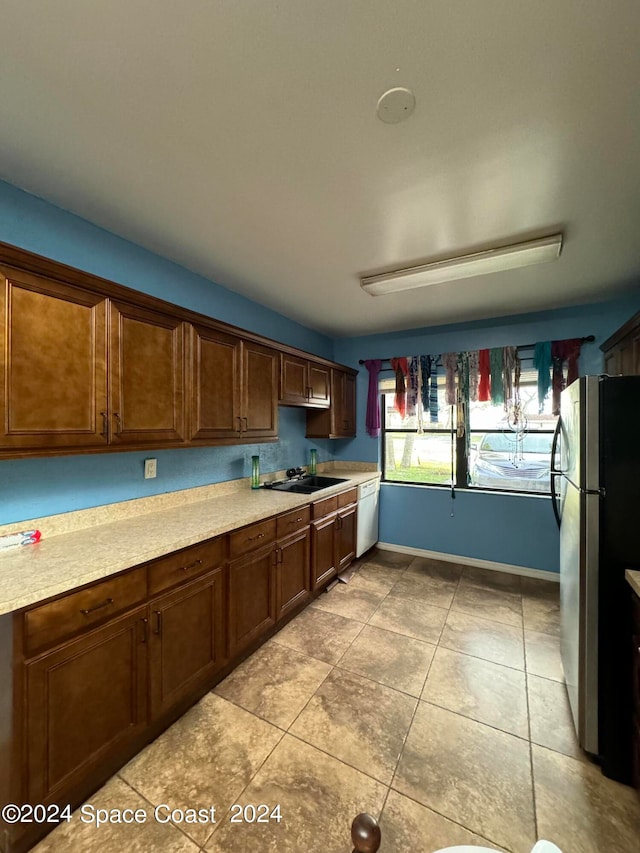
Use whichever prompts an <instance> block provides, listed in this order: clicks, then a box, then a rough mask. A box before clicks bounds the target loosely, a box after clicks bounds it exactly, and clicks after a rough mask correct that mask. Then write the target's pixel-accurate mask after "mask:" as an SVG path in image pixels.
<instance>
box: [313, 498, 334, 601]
mask: <svg viewBox="0 0 640 853" xmlns="http://www.w3.org/2000/svg"><path fill="white" fill-rule="evenodd" d="M336 572H337V567H336V516H335V515H330V516H328V517H327V518H321V519H319V520H318V521H314V522H313V523H312V525H311V585H312V587H313V589H314V590H316V589H319V588H320V587H321V586H323V585H324V584H325V583H326V582H327V581H328V580H329V579H330V578H332V577H333V575H335V574H336Z"/></svg>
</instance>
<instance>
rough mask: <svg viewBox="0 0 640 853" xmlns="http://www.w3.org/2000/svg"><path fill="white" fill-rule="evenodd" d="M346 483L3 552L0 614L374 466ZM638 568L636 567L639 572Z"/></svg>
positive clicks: (153, 517) (292, 504)
mask: <svg viewBox="0 0 640 853" xmlns="http://www.w3.org/2000/svg"><path fill="white" fill-rule="evenodd" d="M330 476H332V477H343V478H345V480H346V481H347V482H344V483H340V484H339V485H337V486H332V487H331V488H328V489H323V490H322V491H320V492H316V493H315V494H313V495H294V494H289V493H287V492H278V491H272V490H269V489H256V490H251V489H250V488H238V489H236V490H233V491H230V492H228V493H226V494H222V495H220V496H219V497H212V498H209V499H208V500H200V501H197V502H193V503H187V504H183V505H180V506H174V507H171V508H168V509H162V510H160V511H157V512H146V513H145V514H141V515H131V516H129V517H128V518H126V519H118V520H116V521H111V522H109V523H106V524H99V525H97V526H93V527H88V528H85V529H82V530H76V531H73V532H69V533H61V534H59V535H57V536H51V537H49V538H48V537H47V536H46V534H45V535H44V536H43V539H42V541H41V542H39V543H38V544H36V545H26V546H24V547H19V548H12V549H7V550H6V551H4V552H0V615H1V614H3V613H10V612H12V611H14V610H19V609H21V608H23V607H27V606H29V605H32V604H35V603H37V602H39V601H43V600H44V599H46V598H50V597H51V596H54V595H58V594H60V593H63V592H68V591H69V590H72V589H75V588H77V587H79V586H83V585H84V584H87V583H91V582H92V581H97V580H101V579H103V578H106V577H108V576H109V575H113V574H116V573H117V572H121V571H124V570H125V569H129V568H132V567H133V566H136V565H139V564H140V563H146V562H147V561H149V560H153V559H155V558H156V557H162V556H164V555H165V554H170V553H171V552H172V551H178V550H180V549H181V548H187V547H189V546H190V545H195V544H196V543H198V542H202V541H203V540H205V539H211V538H212V537H214V536H219V535H221V534H223V533H228V532H229V531H231V530H236V529H237V528H239V527H244V526H245V525H246V524H251V523H252V522H255V521H260V520H262V519H263V518H268V517H269V516H272V515H278V514H279V513H282V512H287V511H289V510H293V509H297V508H298V507H301V506H305V505H306V504H309V503H312V502H313V501H315V500H319V499H321V498H325V497H330V496H331V495H333V494H336V493H337V492H341V491H344V490H345V489H346V488H350V487H354V486H358V485H360V483H364V482H366V481H367V480H372V479H376V478H378V477H379V476H380V475H379V474H377V473H375V472H371V471H368V472H357V471H353V470H345V471H342V470H340V469H338V468H336V469H334V470H332V471H331V472H330ZM636 574H640V573H636Z"/></svg>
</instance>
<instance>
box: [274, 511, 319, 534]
mask: <svg viewBox="0 0 640 853" xmlns="http://www.w3.org/2000/svg"><path fill="white" fill-rule="evenodd" d="M310 518H311V509H310V507H308V506H303V507H301V508H300V509H294V510H293V512H286V513H284V514H283V515H279V516H278V518H277V519H276V536H277V537H278V539H282V537H283V536H288V535H289V534H290V533H295V532H296V530H301V529H302V528H303V527H306V526H307V524H309V520H310Z"/></svg>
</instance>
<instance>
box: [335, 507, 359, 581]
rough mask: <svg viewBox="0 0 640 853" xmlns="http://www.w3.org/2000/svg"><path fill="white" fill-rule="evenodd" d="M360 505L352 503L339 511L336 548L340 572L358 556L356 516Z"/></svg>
mask: <svg viewBox="0 0 640 853" xmlns="http://www.w3.org/2000/svg"><path fill="white" fill-rule="evenodd" d="M357 511H358V505H357V504H352V505H351V506H348V507H345V508H344V509H341V510H339V511H338V517H337V519H336V526H337V534H336V548H337V552H338V553H337V556H336V563H337V565H338V572H341V571H342V570H343V569H346V567H347V566H348V565H349V563H351V562H352V561H353V560H354V559H355V556H356V518H357Z"/></svg>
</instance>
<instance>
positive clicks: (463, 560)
mask: <svg viewBox="0 0 640 853" xmlns="http://www.w3.org/2000/svg"><path fill="white" fill-rule="evenodd" d="M377 547H378V548H380V550H381V551H398V552H400V553H401V554H413V555H414V556H415V557H430V558H431V559H432V560H443V561H445V562H448V563H460V565H462V566H476V567H477V568H479V569H489V570H490V571H492V572H506V573H507V574H510V575H522V576H523V577H525V578H540V580H545V581H555V582H556V583H559V582H560V573H559V572H547V571H544V570H543V569H529V568H527V566H511V565H509V564H508V563H496V562H494V561H493V560H479V559H477V558H476V557H461V556H460V555H459V554H445V553H443V552H442V551H427V550H425V549H424V548H410V547H409V546H407V545H392V544H391V543H390V542H378V543H377Z"/></svg>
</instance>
